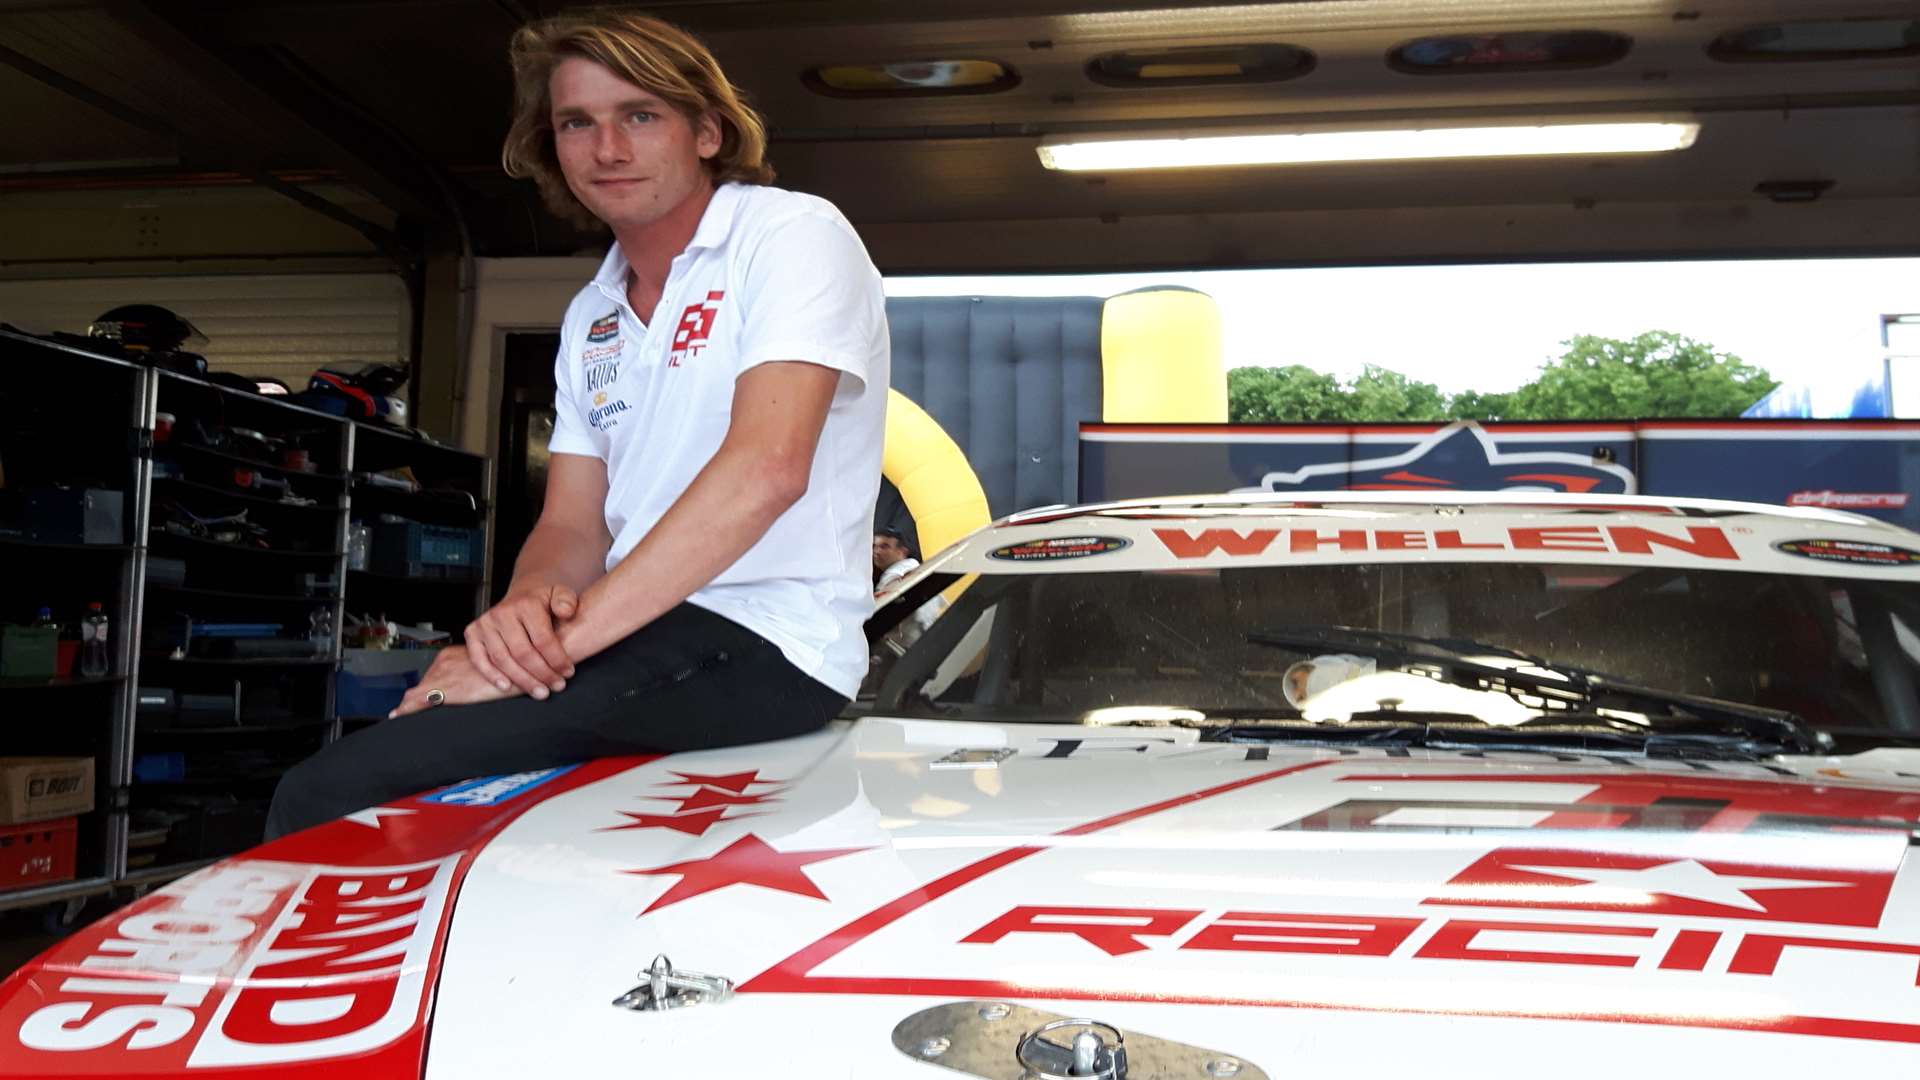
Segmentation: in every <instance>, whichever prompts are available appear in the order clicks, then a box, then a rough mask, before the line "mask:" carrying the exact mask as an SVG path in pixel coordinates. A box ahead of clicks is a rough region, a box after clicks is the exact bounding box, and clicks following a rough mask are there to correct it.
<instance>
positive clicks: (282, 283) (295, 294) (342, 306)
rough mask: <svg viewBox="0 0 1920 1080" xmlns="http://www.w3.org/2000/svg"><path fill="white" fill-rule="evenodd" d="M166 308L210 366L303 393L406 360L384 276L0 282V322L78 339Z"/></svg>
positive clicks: (400, 297)
mask: <svg viewBox="0 0 1920 1080" xmlns="http://www.w3.org/2000/svg"><path fill="white" fill-rule="evenodd" d="M134 303H149V304H159V305H161V306H162V307H165V308H169V309H171V310H173V311H175V312H177V313H178V314H180V315H181V316H183V317H184V318H186V320H187V321H188V322H191V323H193V324H194V325H195V326H197V327H199V328H200V332H201V333H203V334H205V335H206V336H207V337H208V339H209V344H207V345H204V346H200V347H198V349H197V351H199V352H201V353H203V354H205V356H206V357H207V361H208V363H209V365H210V366H211V367H213V368H214V369H215V370H218V371H235V372H240V373H242V374H246V375H257V376H271V377H273V378H277V379H281V380H283V381H284V382H286V383H287V385H288V386H290V387H292V388H293V389H295V390H300V389H303V388H305V386H306V383H307V377H308V376H309V375H311V374H312V372H313V369H315V368H317V367H320V366H321V365H323V364H327V363H337V362H342V361H380V362H386V363H405V362H406V359H407V336H408V323H409V310H408V304H407V290H406V286H405V284H404V283H402V282H401V280H400V279H399V278H398V277H396V276H394V275H391V274H277V275H275V274H261V275H245V276H243V275H221V276H213V275H207V276H191V277H189V276H167V277H116V278H72V279H47V280H34V281H0V322H8V323H12V324H13V325H15V326H18V327H20V328H21V329H23V330H27V331H30V332H33V333H47V332H50V331H54V330H64V331H67V332H68V333H74V334H83V333H85V332H86V329H87V324H88V323H90V322H92V321H93V320H94V319H95V318H98V317H99V316H100V315H101V313H103V312H105V311H107V310H108V309H110V308H113V307H116V306H118V305H120V304H134Z"/></svg>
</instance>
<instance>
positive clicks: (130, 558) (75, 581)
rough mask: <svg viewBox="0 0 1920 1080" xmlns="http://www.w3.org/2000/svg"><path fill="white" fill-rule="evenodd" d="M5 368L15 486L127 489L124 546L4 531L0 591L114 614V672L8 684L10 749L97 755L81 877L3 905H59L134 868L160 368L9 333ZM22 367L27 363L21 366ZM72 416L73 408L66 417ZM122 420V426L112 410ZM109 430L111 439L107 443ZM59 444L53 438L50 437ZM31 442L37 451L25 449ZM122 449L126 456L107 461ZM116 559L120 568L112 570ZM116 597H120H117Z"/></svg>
mask: <svg viewBox="0 0 1920 1080" xmlns="http://www.w3.org/2000/svg"><path fill="white" fill-rule="evenodd" d="M0 365H4V366H5V367H7V368H8V369H9V370H8V371H7V372H6V382H5V384H4V389H3V390H0V425H4V428H5V433H6V435H7V436H8V444H9V445H8V446H7V448H6V449H7V454H6V461H5V464H6V466H7V467H8V468H9V470H10V471H9V483H10V484H13V485H15V486H18V487H27V486H39V485H42V484H52V483H59V482H79V483H94V484H95V485H96V486H100V487H103V488H112V489H117V490H120V491H121V492H122V505H121V528H122V533H121V537H120V542H119V543H107V544H86V543H64V542H53V541H43V540H33V539H28V538H26V537H24V536H16V535H6V536H0V579H3V580H0V594H4V596H5V597H6V601H7V603H8V605H9V608H10V610H11V611H12V612H20V611H21V610H22V609H23V608H26V607H30V606H31V604H30V603H29V601H28V598H29V597H30V596H35V595H39V596H43V597H44V598H45V600H46V601H53V602H55V603H57V604H59V606H61V607H64V608H65V613H66V614H68V615H74V614H77V612H78V611H79V610H80V607H79V605H80V604H82V603H84V602H87V601H89V600H98V601H100V602H101V603H102V604H103V606H104V608H105V610H106V611H107V612H108V617H109V619H110V620H111V622H110V625H111V627H112V634H113V636H112V638H111V641H112V643H113V656H112V661H111V662H112V668H111V671H110V674H109V675H108V676H107V677H104V678H84V677H72V676H69V677H64V678H55V679H48V680H8V681H6V682H4V683H0V716H4V717H5V725H6V726H5V729H4V734H0V753H6V754H58V755H75V756H79V755H87V756H91V757H93V758H94V789H95V795H94V809H93V810H92V811H90V812H88V813H87V814H84V815H81V820H80V835H79V845H78V852H77V859H78V861H77V873H76V876H75V877H74V878H73V879H71V880H68V881H60V882H53V883H49V884H45V885H37V886H29V887H26V888H19V889H10V890H6V891H4V892H0V910H4V909H11V908H20V907H32V906H40V905H53V904H68V903H72V904H77V903H78V902H80V901H84V900H86V899H88V898H90V897H93V896H98V895H101V894H104V893H106V892H109V891H110V890H111V889H112V888H113V886H114V883H115V881H116V880H117V879H118V878H119V876H120V874H121V871H122V869H123V868H124V860H125V853H126V835H127V827H126V825H127V822H126V805H125V794H124V792H125V777H126V776H127V774H128V772H129V770H130V768H131V759H130V758H129V757H128V753H127V747H126V743H125V738H124V736H125V733H126V732H127V730H128V729H129V728H130V727H131V726H132V716H133V706H134V693H133V687H134V685H135V678H136V676H135V667H134V661H135V655H134V650H133V649H132V647H131V645H130V644H129V643H130V641H131V640H132V637H131V635H130V634H129V633H128V632H127V630H126V628H127V627H128V626H129V625H130V621H131V619H132V618H133V617H134V609H135V606H136V600H137V594H138V591H139V582H140V576H141V573H142V571H143V560H144V558H145V547H144V544H143V539H144V537H145V521H144V519H143V518H142V517H141V513H142V511H143V509H144V500H143V499H142V498H140V497H139V493H140V492H142V491H144V490H145V485H146V483H147V480H148V475H147V471H146V468H147V464H148V461H147V456H146V439H147V437H148V435H149V433H150V431H151V424H150V422H148V420H147V417H148V416H150V414H151V412H152V402H151V395H152V393H153V380H152V377H151V376H152V373H151V372H150V371H148V370H147V369H145V368H142V367H139V366H137V365H134V364H129V363H126V362H123V361H119V360H114V359H110V358H107V357H102V356H97V355H95V354H93V353H89V352H86V351H83V350H79V349H74V348H70V347H67V346H63V345H59V344H57V343H53V342H47V341H42V340H40V339H38V338H33V337H29V336H26V335H23V334H18V333H14V332H12V331H9V330H0ZM16 365H19V366H17V367H16ZM68 413H70V414H71V415H66V414H68ZM115 416H118V417H121V418H122V420H121V423H120V424H118V425H116V424H115V423H114V421H113V417H115ZM49 421H51V422H54V423H56V424H58V425H59V426H60V427H61V429H62V430H66V428H67V427H68V426H69V425H71V426H74V427H80V426H81V424H82V423H83V422H84V424H85V426H84V427H82V428H81V430H80V431H74V432H69V433H70V434H72V435H73V436H74V437H76V438H84V435H85V433H87V432H91V433H92V434H93V435H94V437H95V441H94V442H93V443H92V444H85V443H83V444H82V446H81V448H80V449H79V450H78V451H74V450H72V449H71V448H69V449H68V450H66V451H65V452H64V453H62V452H54V451H53V449H52V447H51V446H49V450H48V452H46V453H41V452H39V447H38V446H33V447H28V446H24V445H22V444H20V443H18V442H15V441H14V438H13V437H14V436H17V435H20V434H22V433H26V432H32V434H33V435H34V436H36V437H39V436H51V435H54V432H43V431H40V430H38V426H39V425H41V424H45V423H47V422H49ZM102 436H104V437H105V438H107V439H111V440H112V442H111V444H103V443H101V442H100V441H99V440H100V438H101V437H102ZM48 441H49V443H51V439H49V440H48ZM23 450H27V451H29V452H28V453H25V454H23V453H21V451H23ZM120 450H124V454H123V456H122V458H121V460H120V461H119V462H118V463H115V464H114V465H112V466H111V467H107V466H106V464H105V462H106V460H107V459H109V458H111V457H112V456H113V455H114V454H115V453H116V452H118V451H120ZM108 561H111V562H112V563H113V564H114V565H112V566H111V567H109V566H107V565H106V564H107V562H108ZM109 580H111V581H112V583H113V585H112V590H111V594H110V595H109V592H108V589H106V588H105V587H100V588H98V589H96V590H95V592H94V593H93V594H92V595H87V594H86V593H83V592H79V591H78V589H80V588H84V586H85V584H86V583H98V584H100V585H102V586H104V583H105V582H107V581H109ZM109 601H111V602H109ZM48 703H57V708H58V709H59V715H60V717H61V718H62V720H63V721H64V723H63V724H62V725H60V726H59V727H54V726H53V725H44V726H42V727H40V728H31V727H30V726H29V725H31V717H32V715H33V713H34V712H35V711H37V710H36V706H47V707H54V706H48Z"/></svg>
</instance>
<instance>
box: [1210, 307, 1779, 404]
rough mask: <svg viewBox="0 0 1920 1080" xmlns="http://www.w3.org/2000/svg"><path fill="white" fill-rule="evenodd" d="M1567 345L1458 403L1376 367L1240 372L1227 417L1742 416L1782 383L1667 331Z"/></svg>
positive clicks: (1230, 387)
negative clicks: (1515, 379)
mask: <svg viewBox="0 0 1920 1080" xmlns="http://www.w3.org/2000/svg"><path fill="white" fill-rule="evenodd" d="M1563 344H1564V345H1565V346H1566V350H1567V351H1566V353H1565V354H1564V355H1562V356H1561V357H1560V359H1558V360H1555V361H1553V362H1552V363H1549V364H1545V365H1543V366H1542V367H1541V368H1540V372H1539V374H1538V375H1537V376H1536V377H1535V378H1534V380H1533V381H1532V382H1530V383H1528V384H1526V385H1525V386H1522V387H1520V388H1519V389H1517V390H1513V391H1509V392H1506V393H1484V392H1482V391H1478V390H1467V391H1464V392H1462V393H1459V394H1455V395H1453V396H1452V397H1448V396H1446V395H1443V394H1442V393H1441V392H1440V389H1439V388H1438V387H1436V386H1435V385H1433V384H1432V383H1425V382H1419V381H1417V380H1414V379H1410V378H1408V377H1407V376H1405V375H1402V374H1400V373H1399V372H1397V371H1393V370H1390V369H1388V368H1383V367H1379V366H1377V365H1374V364H1368V365H1367V366H1366V368H1365V370H1363V371H1362V372H1361V373H1360V374H1359V375H1357V376H1355V377H1354V378H1352V379H1350V380H1347V381H1345V382H1342V381H1341V380H1339V379H1337V378H1335V377H1334V376H1332V375H1328V374H1326V373H1325V372H1320V371H1315V370H1313V369H1312V368H1308V367H1302V366H1300V365H1299V364H1294V365H1292V366H1290V367H1272V368H1234V369H1233V370H1231V371H1229V372H1227V415H1228V418H1229V419H1231V420H1233V421H1235V422H1236V423H1255V424H1260V423H1265V424H1274V423H1283V424H1284V423H1299V422H1303V421H1315V420H1320V421H1344V422H1349V423H1353V422H1366V421H1428V420H1448V419H1455V420H1614V419H1620V420H1628V419H1636V418H1644V417H1668V416H1670V417H1711V416H1738V415H1740V413H1741V412H1743V411H1745V409H1746V408H1747V406H1749V405H1752V404H1753V403H1754V402H1756V401H1759V400H1760V399H1761V398H1763V397H1765V396H1766V395H1767V393H1768V392H1769V391H1771V390H1772V389H1773V388H1774V387H1775V386H1776V385H1778V383H1776V382H1775V381H1774V379H1773V377H1772V376H1770V375H1768V374H1767V373H1766V372H1765V371H1763V370H1761V369H1760V368H1757V367H1754V366H1753V365H1752V364H1749V363H1747V362H1746V361H1744V360H1741V359H1740V358H1739V357H1737V356H1733V355H1730V354H1728V353H1724V352H1719V351H1717V350H1715V349H1714V348H1713V346H1711V345H1708V344H1706V343H1704V342H1699V341H1694V340H1693V339H1691V338H1687V337H1683V336H1682V335H1680V334H1674V333H1669V332H1667V331H1664V330H1653V331H1649V332H1647V333H1644V334H1641V335H1640V336H1639V337H1636V338H1634V339H1633V340H1631V341H1622V340H1619V339H1616V338H1603V337H1595V336H1593V335H1590V334H1582V335H1580V336H1579V337H1575V338H1573V339H1571V340H1569V341H1566V342H1564V343H1563Z"/></svg>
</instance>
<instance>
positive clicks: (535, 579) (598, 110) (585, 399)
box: [268, 9, 889, 836]
mask: <svg viewBox="0 0 1920 1080" xmlns="http://www.w3.org/2000/svg"><path fill="white" fill-rule="evenodd" d="M511 57H512V61H513V70H514V81H515V114H514V118H513V122H512V125H511V127H510V129H509V131H508V134H507V143H506V148H505V151H504V153H503V159H504V163H505V166H506V170H507V172H508V173H509V174H511V175H515V176H531V177H532V178H533V179H534V181H535V182H536V183H537V184H538V186H539V188H540V192H541V194H542V196H543V197H544V198H545V199H546V200H547V202H548V204H549V205H550V206H551V207H552V208H553V209H554V210H556V211H557V212H559V213H562V214H564V215H566V216H568V217H571V218H573V219H575V220H578V221H580V222H582V223H586V224H597V225H602V226H604V227H605V228H607V229H609V230H610V231H611V232H612V234H613V244H612V247H611V249H610V250H609V251H608V253H607V257H606V259H605V261H604V262H603V263H602V264H601V267H600V270H599V272H598V273H597V274H596V275H595V276H594V278H593V280H592V281H590V282H588V283H587V285H586V287H584V288H583V289H581V290H580V293H579V295H578V296H577V297H576V298H575V299H574V301H573V304H572V306H571V307H569V308H568V310H567V314H566V318H565V320H564V321H563V322H562V324H561V333H560V353H559V355H558V356H557V357H556V358H555V364H554V382H555V402H554V407H555V420H554V431H553V437H552V441H551V445H550V447H549V449H550V451H551V458H552V463H551V466H550V468H549V472H548V480H547V491H546V502H545V505H544V508H543V509H542V511H541V515H540V519H539V521H538V522H537V523H536V524H535V526H534V529H533V531H532V533H531V534H530V535H529V536H528V538H527V541H526V545H525V546H524V547H523V548H522V549H521V553H520V556H519V559H518V561H517V562H516V564H515V566H514V568H513V579H512V584H511V585H510V586H509V588H508V590H507V594H506V596H505V598H504V599H503V600H501V602H500V603H499V604H497V605H495V606H494V607H493V608H491V609H489V610H488V611H487V612H485V613H484V614H482V615H481V616H480V617H479V618H478V619H476V620H475V621H474V622H473V623H472V625H470V626H469V627H468V628H467V630H466V634H465V637H466V644H465V645H464V646H453V647H450V648H447V649H445V650H443V651H442V652H441V653H440V654H439V656H438V658H437V659H435V661H434V663H433V666H432V667H431V668H430V669H428V671H427V673H426V675H425V676H424V677H423V678H422V679H421V681H420V685H418V686H416V687H415V688H413V689H412V690H409V691H408V692H407V695H406V697H405V698H404V699H403V700H402V702H401V705H400V707H399V708H398V709H396V710H395V712H394V715H393V716H392V717H390V718H388V719H387V720H385V721H383V722H381V723H379V724H376V725H374V726H372V727H369V728H367V729H365V730H364V731H361V732H358V733H356V734H354V735H352V736H350V737H348V738H346V739H342V740H340V741H338V742H335V743H333V744H331V745H329V746H327V747H325V748H324V749H322V750H321V751H320V752H319V753H318V754H316V755H314V756H313V757H311V758H308V759H307V760H306V761H304V762H302V763H301V764H299V765H298V766H296V767H294V769H292V770H291V771H290V772H288V773H287V775H286V777H285V778H284V779H283V781H282V782H281V785H280V789H279V790H278V791H277V792H276V793H275V795H274V801H273V808H272V811H271V813H270V815H269V820H268V832H269V835H273V836H277V835H280V834H283V833H287V832H291V831H293V830H296V829H301V828H305V827H307V826H309V825H314V824H318V823H320V822H324V821H327V820H330V819H333V818H337V817H340V816H342V815H345V814H348V813H352V812H354V811H357V810H360V809H362V808H365V807H369V806H373V805H376V804H379V803H383V802H387V801H390V800H393V799H396V798H401V797H404V796H407V795H411V794H414V793H416V792H420V791H423V790H426V789H428V788H433V787H436V786H440V785H444V784H448V783H452V782H455V781H458V780H462V779H466V778H469V777H474V776H484V775H490V774H500V773H513V772H521V771H526V770H535V769H541V768H549V767H555V766H560V765H564V764H567V763H570V762H575V761H580V760H583V759H587V758H594V757H605V756H611V755H621V754H638V753H646V752H665V753H672V752H679V751H685V750H696V749H704V748H709V747H720V746H733V745H738V744H741V743H749V742H761V741H765V740H770V739H779V738H785V737H789V736H794V735H801V734H805V733H808V732H811V731H815V730H818V729H819V728H820V727H822V726H824V725H825V724H826V723H827V721H829V720H831V719H832V718H833V717H834V716H836V715H838V713H839V711H840V710H841V708H843V707H844V706H845V705H846V703H847V701H848V700H849V699H850V698H851V697H852V696H853V695H854V693H855V691H856V690H857V689H858V687H859V684H860V680H861V677H862V675H863V674H864V672H865V670H866V667H867V647H866V635H865V632H864V627H863V624H864V623H865V621H866V619H867V617H868V616H869V615H871V614H872V612H873V594H872V592H871V581H870V579H869V577H868V572H867V565H866V564H864V563H862V562H860V538H861V537H862V536H871V535H872V532H873V508H874V503H875V500H876V499H877V498H878V496H879V491H880V455H881V443H882V441H883V438H884V434H885V428H886V403H887V385H888V381H889V351H888V338H887V323H886V304H885V298H884V296H883V293H882V289H881V283H880V275H879V273H878V272H877V271H876V270H875V269H874V267H873V263H872V261H871V260H870V259H869V258H868V257H867V252H866V249H865V248H864V247H863V246H862V244H861V242H860V238H859V236H858V235H856V234H855V232H854V230H853V227H852V226H851V225H849V224H848V223H847V220H846V218H845V217H843V216H842V215H841V214H840V212H839V211H838V210H836V209H835V208H834V207H833V206H832V205H831V204H829V203H827V202H825V201H823V200H821V199H818V198H814V197H813V196H810V195H803V194H798V193H795V192H791V191H783V190H781V189H779V188H775V187H772V186H771V183H770V182H771V180H772V176H773V170H772V169H771V168H770V167H769V166H768V165H767V163H766V161H765V160H764V152H765V149H766V129H765V126H764V124H763V123H762V122H761V120H760V118H759V116H758V115H756V114H755V113H754V112H753V110H752V109H750V108H749V107H748V106H747V105H746V104H745V102H744V101H743V100H742V99H741V96H740V93H739V91H738V90H737V89H736V88H735V87H734V86H733V84H732V83H731V82H730V81H728V79H727V77H726V75H725V73H724V72H722V71H721V69H720V66H719V63H718V62H717V61H716V60H715V59H714V57H713V55H712V54H711V53H710V52H709V51H708V50H707V49H706V47H705V46H704V45H702V44H701V43H700V42H699V41H698V40H696V39H695V38H693V37H692V36H691V35H689V34H687V33H686V32H685V31H683V30H680V29H679V28H677V27H674V26H671V25H669V24H667V23H664V22H661V21H659V20H657V19H652V18H648V17H645V16H642V15H638V14H633V13H630V12H623V11H618V10H613V9H588V10H583V11H580V12H578V13H573V14H566V15H559V16H556V17H554V18H550V19H545V20H542V21H540V22H537V23H534V24H532V25H530V26H528V27H526V28H524V29H522V30H521V31H520V32H519V33H518V34H517V35H515V37H514V40H513V46H512V51H511Z"/></svg>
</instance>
